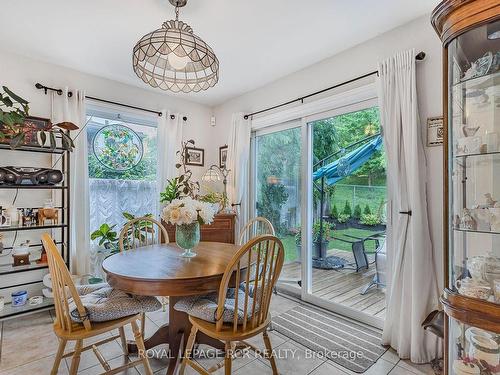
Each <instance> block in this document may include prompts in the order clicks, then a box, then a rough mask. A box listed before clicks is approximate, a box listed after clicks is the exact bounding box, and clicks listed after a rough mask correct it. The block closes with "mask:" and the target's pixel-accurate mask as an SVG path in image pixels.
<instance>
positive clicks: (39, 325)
mask: <svg viewBox="0 0 500 375" xmlns="http://www.w3.org/2000/svg"><path fill="white" fill-rule="evenodd" d="M298 303H299V302H297V301H295V300H291V299H289V298H286V297H283V296H281V295H278V296H274V297H273V301H272V306H271V309H272V314H273V315H279V314H281V313H283V312H285V311H288V310H289V309H291V308H293V307H295V306H297V304H298ZM52 314H53V313H52V312H49V311H47V312H42V313H38V314H36V315H30V316H28V317H24V318H19V319H13V320H9V321H6V322H4V324H3V343H2V358H1V362H0V374H1V375H26V374H36V375H45V374H49V373H50V369H51V367H52V363H53V360H54V353H55V351H56V346H57V339H56V337H55V335H54V334H53V332H52V325H51V323H52V319H53V315H52ZM167 319H168V317H167V313H165V312H162V311H157V312H155V313H152V314H148V321H147V323H146V336H148V335H150V334H151V333H152V332H154V331H155V330H156V329H157V328H158V326H160V325H162V324H164V323H165V322H166V321H167ZM128 335H130V332H128ZM129 337H130V336H129ZM270 337H271V342H272V344H273V347H274V349H275V350H279V352H280V353H292V352H293V353H294V356H293V357H291V358H287V359H285V358H283V359H278V369H279V371H280V374H283V375H289V374H290V375H291V374H293V375H308V374H310V375H346V374H355V373H353V372H350V371H349V370H347V369H345V368H343V367H340V366H339V365H337V364H335V363H333V362H331V361H329V360H324V359H319V358H305V348H304V347H303V346H301V345H300V344H298V343H296V342H294V341H292V340H289V339H288V338H287V337H285V336H282V335H280V334H279V333H277V332H270ZM250 341H252V343H253V344H254V345H255V346H257V347H261V348H263V345H264V344H263V343H262V342H261V341H262V339H261V338H260V337H257V338H254V339H252V340H250ZM100 349H101V352H102V353H103V355H104V357H105V358H106V359H107V360H108V361H109V362H110V364H111V366H112V367H116V366H119V365H121V364H123V363H124V361H129V358H127V357H125V356H124V355H123V354H122V351H121V346H120V342H119V340H115V341H112V342H109V343H107V344H105V345H103V346H101V347H100ZM201 349H203V348H201ZM198 361H199V362H200V363H201V364H202V365H203V366H205V367H207V368H208V367H210V366H211V365H213V364H214V363H216V362H217V361H219V359H198ZM150 363H151V365H152V367H153V370H154V372H155V374H156V373H158V374H163V373H165V371H166V367H167V365H168V363H167V360H166V359H155V358H153V359H151V360H150ZM69 365H70V360H69V359H66V360H65V361H63V362H62V363H61V366H60V369H59V374H68V369H69ZM102 371H103V370H102V367H101V366H100V365H99V364H98V361H97V359H96V357H95V356H94V354H93V353H92V352H91V351H90V352H86V353H84V354H83V355H82V359H81V362H80V371H79V374H82V375H95V374H100V373H102ZM143 373H144V370H143V368H142V366H141V367H138V368H137V369H134V368H132V369H129V370H128V371H127V372H123V373H122V374H128V375H130V374H134V375H138V374H143ZM223 373H224V370H223V369H220V370H219V371H217V372H216V374H217V375H220V374H223ZM186 374H187V375H195V374H197V373H196V372H195V371H194V370H192V369H190V368H188V369H187V370H186ZM233 374H235V375H254V374H259V375H261V374H262V375H267V374H272V371H271V368H270V366H269V363H268V361H267V360H264V359H254V358H240V359H236V360H235V361H234V364H233ZM365 374H368V375H384V374H391V375H415V374H417V375H418V374H433V371H432V369H431V367H430V366H429V365H416V364H412V363H410V362H408V361H405V360H400V359H399V358H398V356H397V355H396V354H395V353H394V352H393V351H391V350H389V351H387V352H386V353H385V354H384V355H383V356H382V357H381V358H380V359H379V360H378V362H377V363H375V364H374V365H373V366H372V367H371V368H370V369H369V370H368V371H367V372H365Z"/></svg>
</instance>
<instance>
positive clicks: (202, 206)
mask: <svg viewBox="0 0 500 375" xmlns="http://www.w3.org/2000/svg"><path fill="white" fill-rule="evenodd" d="M214 215H215V210H214V208H213V206H212V205H211V204H210V203H206V202H202V201H199V200H196V199H193V198H191V197H183V198H180V199H174V200H172V201H171V202H170V203H169V204H167V205H166V206H165V208H163V211H162V215H161V216H162V219H163V220H165V221H166V222H168V223H170V224H172V225H175V242H176V243H177V245H178V246H179V247H180V248H181V249H184V252H183V253H182V254H181V256H182V257H185V258H192V257H195V256H196V253H195V252H194V251H193V248H195V247H196V246H197V245H198V243H199V242H200V225H203V224H211V223H212V221H213V219H214Z"/></svg>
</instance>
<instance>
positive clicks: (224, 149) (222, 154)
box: [219, 145, 228, 168]
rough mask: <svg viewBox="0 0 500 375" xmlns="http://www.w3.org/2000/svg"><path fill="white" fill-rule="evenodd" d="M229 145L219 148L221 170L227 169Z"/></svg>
mask: <svg viewBox="0 0 500 375" xmlns="http://www.w3.org/2000/svg"><path fill="white" fill-rule="evenodd" d="M227 149H228V147H227V145H224V146H221V147H219V168H226V161H227Z"/></svg>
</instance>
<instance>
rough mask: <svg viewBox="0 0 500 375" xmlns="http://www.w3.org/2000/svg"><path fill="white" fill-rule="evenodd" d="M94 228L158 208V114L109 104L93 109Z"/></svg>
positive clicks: (90, 125) (90, 119)
mask: <svg viewBox="0 0 500 375" xmlns="http://www.w3.org/2000/svg"><path fill="white" fill-rule="evenodd" d="M87 121H88V123H87V127H86V132H87V141H88V167H89V199H90V231H91V232H93V231H94V230H96V229H98V228H99V227H100V226H101V225H102V224H104V223H107V224H108V225H110V226H111V225H116V227H115V231H118V232H119V230H120V229H119V228H121V227H122V225H123V224H124V223H125V222H126V221H127V219H126V218H125V217H124V216H123V213H124V212H128V213H130V214H131V215H133V216H136V217H138V216H143V215H145V214H148V213H151V214H153V215H156V212H157V210H158V196H159V195H158V191H157V181H156V174H157V162H158V157H157V137H156V133H157V132H156V130H157V128H156V119H155V118H154V117H150V116H148V115H144V116H138V115H137V114H127V113H123V112H120V113H118V112H116V111H113V110H109V109H103V108H97V107H90V108H89V109H88V110H87Z"/></svg>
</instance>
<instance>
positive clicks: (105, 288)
mask: <svg viewBox="0 0 500 375" xmlns="http://www.w3.org/2000/svg"><path fill="white" fill-rule="evenodd" d="M77 292H78V294H79V295H80V299H81V301H82V304H83V306H84V307H85V311H86V316H84V317H81V316H80V314H79V313H78V310H77V308H76V305H75V303H74V301H73V300H72V299H70V300H69V303H70V311H71V319H72V320H73V321H74V322H77V323H81V322H82V321H83V320H84V319H89V320H90V321H91V322H107V321H110V320H115V319H120V318H124V317H126V316H131V315H135V314H139V313H142V312H151V311H156V310H159V309H161V303H160V302H159V301H158V300H157V299H156V298H155V297H148V296H136V295H133V294H129V293H126V292H123V291H121V290H118V289H113V288H112V287H111V286H109V285H108V284H106V283H102V284H94V285H80V286H78V287H77Z"/></svg>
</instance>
